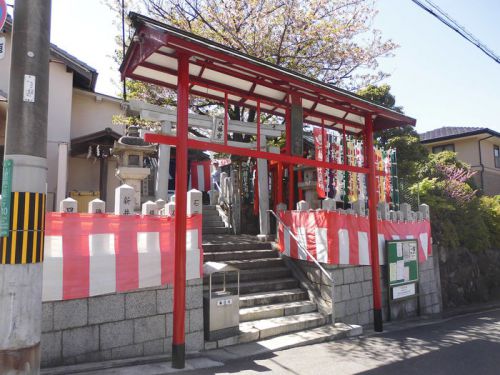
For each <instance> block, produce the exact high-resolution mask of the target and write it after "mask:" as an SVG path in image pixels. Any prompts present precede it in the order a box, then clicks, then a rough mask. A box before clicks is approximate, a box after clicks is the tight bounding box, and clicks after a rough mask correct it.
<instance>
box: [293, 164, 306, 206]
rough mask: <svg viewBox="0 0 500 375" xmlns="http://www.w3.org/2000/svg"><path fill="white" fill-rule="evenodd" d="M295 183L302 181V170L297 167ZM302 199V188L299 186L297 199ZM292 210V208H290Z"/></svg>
mask: <svg viewBox="0 0 500 375" xmlns="http://www.w3.org/2000/svg"><path fill="white" fill-rule="evenodd" d="M297 180H298V181H297V183H301V182H303V181H304V178H303V177H302V170H301V169H299V170H298V171H297ZM303 200H304V190H302V189H301V188H299V201H303ZM292 210H293V208H292Z"/></svg>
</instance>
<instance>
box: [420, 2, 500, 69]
mask: <svg viewBox="0 0 500 375" xmlns="http://www.w3.org/2000/svg"><path fill="white" fill-rule="evenodd" d="M411 1H413V2H414V3H415V4H417V5H418V6H419V7H420V8H422V9H423V10H425V11H427V12H428V13H430V14H432V15H433V16H434V17H436V18H437V19H438V20H439V21H441V22H442V23H444V24H445V25H446V26H448V27H449V28H451V29H452V30H454V31H455V32H457V33H458V34H460V36H462V37H463V38H464V39H466V40H467V41H469V42H470V43H472V44H474V45H475V46H476V47H477V48H479V49H480V50H481V51H483V53H485V54H486V55H487V56H488V57H490V58H491V59H493V60H494V61H496V62H497V63H499V64H500V56H498V55H497V54H495V52H493V51H492V50H491V49H490V48H488V46H486V45H485V44H484V43H482V42H481V41H480V40H479V39H478V38H477V37H475V36H474V35H473V34H471V33H470V32H469V31H468V30H467V29H465V27H463V26H461V25H460V24H459V23H458V22H457V21H455V20H454V19H453V18H451V17H450V16H449V15H448V14H447V13H446V12H445V11H443V10H442V9H441V8H439V7H438V6H437V5H436V4H433V3H432V2H431V1H430V0H424V1H425V4H424V3H423V2H422V1H420V0H411Z"/></svg>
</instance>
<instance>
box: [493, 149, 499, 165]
mask: <svg viewBox="0 0 500 375" xmlns="http://www.w3.org/2000/svg"><path fill="white" fill-rule="evenodd" d="M493 158H494V159H495V168H500V146H493Z"/></svg>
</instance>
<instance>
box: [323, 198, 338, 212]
mask: <svg viewBox="0 0 500 375" xmlns="http://www.w3.org/2000/svg"><path fill="white" fill-rule="evenodd" d="M336 207H337V202H335V199H332V198H325V199H323V201H322V202H321V208H323V210H326V211H335V208H336Z"/></svg>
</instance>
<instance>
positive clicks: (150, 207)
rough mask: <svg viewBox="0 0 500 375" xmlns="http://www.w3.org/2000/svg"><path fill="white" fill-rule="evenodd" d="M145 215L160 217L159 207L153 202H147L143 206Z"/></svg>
mask: <svg viewBox="0 0 500 375" xmlns="http://www.w3.org/2000/svg"><path fill="white" fill-rule="evenodd" d="M142 214H143V215H158V206H157V205H156V203H155V202H153V201H147V202H144V203H143V204H142Z"/></svg>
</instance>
